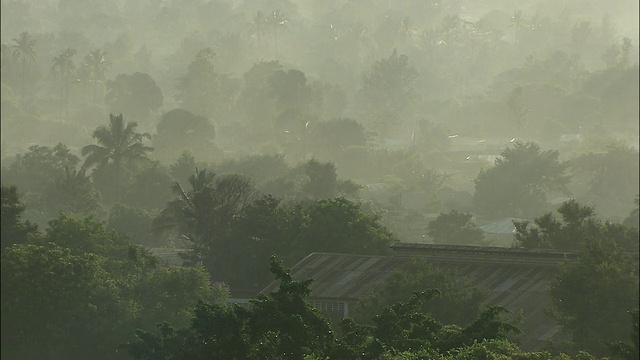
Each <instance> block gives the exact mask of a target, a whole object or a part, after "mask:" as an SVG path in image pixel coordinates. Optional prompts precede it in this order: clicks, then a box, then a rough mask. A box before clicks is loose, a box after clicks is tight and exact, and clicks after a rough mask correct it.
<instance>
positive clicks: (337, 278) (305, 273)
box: [261, 243, 577, 351]
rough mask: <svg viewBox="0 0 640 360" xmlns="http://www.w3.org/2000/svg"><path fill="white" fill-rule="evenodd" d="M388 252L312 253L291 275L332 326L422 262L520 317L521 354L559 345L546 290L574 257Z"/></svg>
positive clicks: (453, 249) (476, 250)
mask: <svg viewBox="0 0 640 360" xmlns="http://www.w3.org/2000/svg"><path fill="white" fill-rule="evenodd" d="M391 247H392V249H393V252H394V254H393V255H392V256H370V255H351V254H330V253H312V254H310V255H308V256H307V257H305V258H304V259H302V260H301V261H300V262H298V263H297V264H296V265H294V266H293V267H292V268H291V273H292V275H293V276H294V277H295V278H296V279H299V280H304V279H310V278H311V279H314V281H313V283H311V286H310V290H311V294H310V297H309V303H310V304H311V305H313V306H314V307H316V308H318V309H320V310H321V311H322V312H323V313H324V315H325V316H328V317H329V318H330V319H331V320H332V321H333V322H334V324H335V323H337V321H339V320H340V319H342V318H344V317H347V316H349V313H350V311H351V310H352V309H353V307H354V306H356V304H357V302H358V299H359V298H360V297H361V296H363V295H364V294H366V293H367V292H369V291H375V289H376V288H380V287H381V286H383V285H384V283H385V281H386V280H387V279H389V277H390V276H391V275H392V274H393V272H395V271H397V270H398V269H400V268H401V266H402V265H404V264H406V263H407V262H408V261H409V260H410V258H411V257H414V256H420V257H423V258H426V259H427V260H428V261H429V262H430V263H433V264H435V265H437V266H439V267H442V268H445V269H451V270H452V271H455V272H456V273H457V274H458V276H460V277H462V278H466V279H467V280H469V281H470V283H471V284H474V285H476V286H478V287H484V288H486V289H487V290H488V296H487V297H486V299H485V301H484V303H485V304H486V305H502V306H505V307H506V308H507V309H509V310H511V311H513V312H515V313H517V314H520V315H521V316H522V319H523V320H522V323H521V324H520V326H519V327H520V329H521V330H522V331H523V332H524V334H523V335H522V337H521V338H520V341H519V342H520V346H521V347H522V349H524V350H526V351H534V350H539V349H540V348H541V347H542V346H543V345H544V343H545V342H546V340H548V339H552V338H553V339H556V340H560V339H562V338H561V337H560V336H561V334H560V333H559V327H558V326H557V325H556V324H555V322H554V320H553V319H551V318H550V317H548V316H547V315H546V314H545V309H546V308H549V307H550V306H551V299H550V298H549V296H548V294H547V291H546V286H547V284H548V282H549V281H550V280H552V279H553V277H554V276H555V275H556V272H557V265H558V263H559V262H562V261H564V260H565V259H573V258H575V257H576V256H577V254H576V253H573V252H568V253H564V252H558V251H555V250H542V249H537V250H531V249H513V248H501V247H481V246H456V245H434V244H423V243H396V244H393V245H392V246H391ZM277 286H278V284H277V282H274V283H272V284H271V285H269V286H268V287H267V288H265V289H264V290H262V291H261V293H269V292H272V291H275V290H277Z"/></svg>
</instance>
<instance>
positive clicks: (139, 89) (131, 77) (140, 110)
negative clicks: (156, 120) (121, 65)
mask: <svg viewBox="0 0 640 360" xmlns="http://www.w3.org/2000/svg"><path fill="white" fill-rule="evenodd" d="M107 89H108V92H107V94H106V96H105V102H106V103H107V104H108V105H109V107H110V111H111V112H112V113H116V114H120V113H124V114H127V116H128V117H131V118H133V119H137V120H140V121H144V120H149V119H150V118H151V116H152V115H153V114H154V113H155V112H156V111H158V110H159V109H160V108H161V107H162V103H163V100H164V97H163V95H162V90H161V89H160V88H159V87H158V85H157V84H156V82H155V81H154V80H153V79H152V78H151V76H149V74H146V73H141V72H136V73H133V74H119V75H118V76H116V78H115V80H110V81H107Z"/></svg>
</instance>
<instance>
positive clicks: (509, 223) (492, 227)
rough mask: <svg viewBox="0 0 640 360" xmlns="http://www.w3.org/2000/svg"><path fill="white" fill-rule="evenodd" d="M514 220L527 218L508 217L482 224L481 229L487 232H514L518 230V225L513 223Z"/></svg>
mask: <svg viewBox="0 0 640 360" xmlns="http://www.w3.org/2000/svg"><path fill="white" fill-rule="evenodd" d="M514 221H525V219H518V218H506V219H502V220H499V221H496V222H492V223H490V224H487V225H483V226H480V229H482V230H483V231H484V232H485V233H487V234H513V232H514V231H515V230H516V227H515V226H514V225H513V222H514Z"/></svg>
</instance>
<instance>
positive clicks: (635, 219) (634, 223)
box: [622, 195, 640, 229]
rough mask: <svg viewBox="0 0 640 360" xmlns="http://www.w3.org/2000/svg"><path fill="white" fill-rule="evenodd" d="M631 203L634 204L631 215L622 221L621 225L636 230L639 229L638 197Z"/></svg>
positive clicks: (639, 206) (639, 205) (639, 207)
mask: <svg viewBox="0 0 640 360" xmlns="http://www.w3.org/2000/svg"><path fill="white" fill-rule="evenodd" d="M633 202H634V203H635V204H636V207H635V208H633V210H631V213H630V214H629V216H628V217H627V218H626V219H624V222H623V223H622V224H623V225H624V226H626V227H630V228H636V229H637V228H640V200H639V196H638V195H636V198H635V199H633Z"/></svg>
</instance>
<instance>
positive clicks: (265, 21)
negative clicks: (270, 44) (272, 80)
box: [249, 11, 269, 61]
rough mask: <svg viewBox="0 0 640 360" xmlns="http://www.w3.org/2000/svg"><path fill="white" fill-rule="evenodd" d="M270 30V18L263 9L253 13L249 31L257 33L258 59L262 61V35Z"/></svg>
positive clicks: (253, 33) (252, 33)
mask: <svg viewBox="0 0 640 360" xmlns="http://www.w3.org/2000/svg"><path fill="white" fill-rule="evenodd" d="M267 31H269V18H268V17H267V16H265V15H264V13H263V12H262V11H258V12H256V13H255V14H254V15H253V19H252V20H251V27H250V29H249V32H250V34H251V35H255V36H256V38H257V40H258V60H259V61H262V36H263V35H264V34H265V33H266V32H267Z"/></svg>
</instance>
